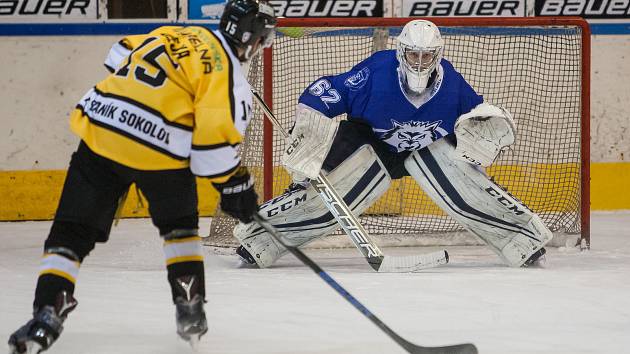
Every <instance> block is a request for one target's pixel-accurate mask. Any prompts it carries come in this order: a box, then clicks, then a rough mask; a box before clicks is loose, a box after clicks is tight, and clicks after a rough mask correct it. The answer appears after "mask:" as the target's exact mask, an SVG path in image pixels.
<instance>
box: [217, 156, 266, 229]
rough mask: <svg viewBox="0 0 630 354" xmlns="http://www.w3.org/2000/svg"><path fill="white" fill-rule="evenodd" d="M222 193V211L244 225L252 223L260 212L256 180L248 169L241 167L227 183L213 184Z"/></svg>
mask: <svg viewBox="0 0 630 354" xmlns="http://www.w3.org/2000/svg"><path fill="white" fill-rule="evenodd" d="M212 185H213V186H214V188H215V189H216V190H217V191H219V193H221V210H223V211H224V212H225V213H226V214H228V215H229V216H231V217H234V218H236V219H238V220H240V221H241V222H243V223H250V222H251V221H252V220H253V218H252V215H254V213H255V212H257V211H258V195H257V194H256V191H255V190H254V179H253V178H252V177H251V176H250V174H249V171H247V168H246V167H239V168H238V169H237V170H236V173H234V175H233V176H232V177H230V179H228V180H227V182H225V183H212Z"/></svg>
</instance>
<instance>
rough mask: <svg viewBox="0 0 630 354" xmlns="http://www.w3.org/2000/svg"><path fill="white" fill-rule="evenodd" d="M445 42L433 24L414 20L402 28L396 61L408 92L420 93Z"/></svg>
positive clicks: (440, 54)
mask: <svg viewBox="0 0 630 354" xmlns="http://www.w3.org/2000/svg"><path fill="white" fill-rule="evenodd" d="M443 51H444V40H442V36H441V35H440V30H439V29H438V28H437V26H435V25H434V24H433V23H431V22H429V21H425V20H414V21H411V22H409V23H407V24H406V25H405V27H403V29H402V32H401V33H400V35H399V36H398V38H397V39H396V57H397V58H398V62H399V63H400V66H399V70H400V71H401V73H402V74H403V75H402V79H403V80H402V81H403V83H404V85H405V86H406V87H407V89H409V90H411V91H413V92H416V93H420V92H422V91H423V90H424V89H425V88H427V84H428V82H429V78H430V77H431V75H432V74H433V72H435V69H436V68H437V66H438V65H439V64H440V60H442V54H443Z"/></svg>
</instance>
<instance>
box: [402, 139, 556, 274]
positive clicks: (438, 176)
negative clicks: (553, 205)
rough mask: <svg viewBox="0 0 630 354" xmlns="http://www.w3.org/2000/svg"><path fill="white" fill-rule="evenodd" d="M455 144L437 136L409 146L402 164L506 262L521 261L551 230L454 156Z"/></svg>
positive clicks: (518, 262)
mask: <svg viewBox="0 0 630 354" xmlns="http://www.w3.org/2000/svg"><path fill="white" fill-rule="evenodd" d="M454 150H455V147H454V146H453V144H452V142H451V141H449V140H448V139H440V140H438V141H436V142H434V143H433V144H431V145H429V146H428V147H427V148H424V149H422V150H420V151H415V152H413V153H412V154H411V155H410V156H409V157H408V158H407V160H405V167H406V168H407V171H408V172H409V174H410V175H411V176H412V177H413V178H414V179H415V180H416V182H418V184H419V185H420V186H421V187H422V189H423V190H424V191H425V193H427V195H429V197H431V199H433V201H434V202H435V203H436V204H437V205H438V206H439V207H440V208H442V210H444V211H445V212H446V213H448V214H449V215H450V216H451V217H452V218H453V219H455V220H456V221H457V222H458V223H459V224H460V225H462V226H463V227H465V228H466V229H468V230H469V231H470V232H472V233H473V234H475V235H477V236H478V237H479V238H481V239H482V240H483V241H484V242H486V243H487V244H488V245H489V246H490V247H491V248H492V250H494V251H495V252H496V253H497V254H498V255H499V256H500V257H501V258H502V259H503V260H504V261H505V262H506V263H507V264H509V265H510V266H513V267H519V266H521V265H523V263H525V262H526V261H527V260H528V259H529V258H530V257H531V256H532V255H533V254H534V253H536V252H537V251H538V250H539V249H540V248H542V247H543V246H544V245H545V244H547V243H548V242H549V241H550V240H551V238H552V237H553V234H552V233H551V231H549V229H548V228H547V227H546V226H545V225H544V223H543V222H542V220H541V219H540V217H539V216H538V215H536V214H535V213H534V212H533V211H531V210H530V209H529V208H528V207H527V206H526V205H524V204H523V203H522V202H520V201H519V200H518V199H516V198H515V197H514V196H512V195H511V194H510V193H508V192H507V191H505V190H503V188H501V187H500V186H498V185H497V184H496V183H494V182H493V181H491V180H490V179H489V178H488V177H487V176H486V175H485V173H484V172H483V171H481V170H480V169H478V168H477V167H475V166H473V165H471V164H469V163H466V162H463V161H460V160H455V159H453V152H454Z"/></svg>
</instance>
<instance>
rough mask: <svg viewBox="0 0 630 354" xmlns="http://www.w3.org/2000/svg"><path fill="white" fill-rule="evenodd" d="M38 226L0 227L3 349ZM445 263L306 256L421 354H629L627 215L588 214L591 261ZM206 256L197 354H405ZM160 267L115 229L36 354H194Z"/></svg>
mask: <svg viewBox="0 0 630 354" xmlns="http://www.w3.org/2000/svg"><path fill="white" fill-rule="evenodd" d="M208 224H209V222H208V220H203V221H202V224H201V226H202V228H204V229H207V228H208ZM49 226H50V223H49V222H19V223H0V239H1V240H2V246H0V283H1V284H2V288H1V289H2V290H0V340H2V341H5V342H6V340H7V339H8V336H9V334H10V333H11V332H13V330H15V329H16V328H17V327H19V326H20V325H22V324H23V323H25V322H26V320H28V318H29V317H30V312H31V302H32V299H33V298H32V297H33V290H34V286H35V281H36V278H37V268H38V265H39V256H40V254H41V250H42V245H43V241H44V239H45V237H46V235H47V232H48V228H49ZM430 250H433V249H430V248H389V249H385V250H384V252H386V253H388V254H412V253H418V252H428V251H430ZM448 250H449V254H450V255H451V263H450V264H449V265H447V266H444V267H441V268H437V269H432V270H427V271H423V272H421V273H415V274H379V273H375V272H373V271H372V270H371V268H370V267H369V266H368V265H367V264H365V263H364V261H363V259H362V257H360V255H359V253H358V252H357V251H356V250H354V249H343V250H308V251H307V252H306V253H307V254H308V255H309V256H311V257H312V258H313V259H314V260H315V261H316V262H317V263H319V264H320V265H321V266H322V267H323V268H324V269H325V270H327V271H328V272H329V274H331V275H332V276H333V277H334V278H335V279H336V280H337V281H338V282H339V283H341V284H342V286H344V287H345V288H346V289H347V290H348V291H349V292H350V293H351V294H353V295H354V296H355V297H356V298H358V299H359V301H361V302H362V303H363V304H364V305H365V306H366V307H367V308H368V309H370V310H371V311H372V312H373V313H375V314H376V315H377V316H378V317H379V318H380V319H381V320H383V321H384V322H385V323H386V324H388V325H389V326H390V327H391V328H392V329H394V330H395V331H397V332H398V333H399V334H400V335H402V336H403V337H405V338H406V339H408V340H410V341H412V342H414V343H417V344H420V345H444V344H453V343H458V342H469V341H470V342H473V343H475V344H476V345H477V346H478V348H479V349H480V352H481V353H630V212H615V213H596V214H593V215H592V248H591V250H590V251H588V252H578V251H576V250H574V249H567V248H560V249H558V248H552V249H550V250H549V252H548V255H547V263H546V265H545V267H544V268H536V269H511V268H508V267H506V266H504V265H503V264H502V263H501V261H500V260H499V258H498V257H496V256H495V255H494V254H493V253H492V252H491V251H489V250H487V249H485V248H484V247H478V246H467V247H449V248H448ZM206 252H207V254H206V287H207V293H208V296H207V297H208V304H207V306H206V311H207V315H208V322H209V325H210V331H209V333H208V334H207V335H206V336H205V337H203V338H202V340H201V342H200V346H199V353H221V354H230V353H239V354H250V353H251V354H253V353H260V354H263V353H264V354H280V353H286V354H288V353H305V354H315V353H321V354H323V353H344V354H355V353H356V354H358V353H361V354H370V353H387V354H389V353H404V351H403V350H402V349H401V348H399V347H398V346H397V344H396V343H394V342H393V341H392V340H390V339H389V338H388V337H387V336H386V335H385V334H384V333H382V332H381V331H380V330H379V329H378V328H376V327H375V326H374V325H373V324H372V323H371V322H370V321H368V320H367V319H366V318H364V317H363V316H362V315H361V314H360V313H359V312H357V311H356V310H355V309H354V308H353V307H352V306H350V305H349V304H347V303H346V301H345V300H344V299H343V298H342V297H340V296H339V295H338V294H336V293H335V292H334V291H333V290H332V289H330V288H329V287H328V285H326V284H325V283H324V282H322V281H321V280H320V279H319V278H318V277H317V276H316V275H315V274H314V273H313V272H312V271H311V270H310V269H309V268H307V267H305V266H303V265H302V264H301V263H300V262H299V261H298V260H297V259H295V258H293V257H292V256H287V257H285V258H283V259H281V260H280V261H279V262H278V264H277V265H276V266H275V267H273V268H271V269H264V270H258V269H245V268H238V267H237V264H238V262H237V260H236V259H235V258H234V257H235V256H224V255H223V256H219V255H215V254H214V253H213V252H211V251H210V249H206ZM163 258H164V257H163V256H162V250H161V241H160V239H159V237H158V236H157V232H156V231H155V230H154V228H153V227H152V225H151V223H150V221H149V220H145V219H141V220H123V221H121V223H120V225H119V226H118V227H117V228H114V230H113V233H112V235H111V239H110V242H109V243H107V244H105V245H102V244H99V245H98V246H97V248H96V250H95V251H93V252H92V254H91V255H90V256H89V257H88V258H87V259H86V261H85V262H84V263H83V265H82V267H81V271H80V275H79V280H78V284H77V291H76V293H75V296H76V298H77V299H78V301H79V306H78V307H77V309H76V310H75V311H74V312H73V313H72V314H71V315H70V316H69V318H68V320H67V321H66V326H65V330H64V333H63V334H62V336H61V338H60V340H59V341H58V342H57V343H55V345H54V346H53V347H52V348H51V349H50V350H49V351H48V352H47V353H51V354H54V353H64V354H126V353H129V354H131V353H133V354H138V353H150V354H162V353H164V354H166V353H191V349H190V348H189V346H188V344H186V343H185V342H183V341H181V340H180V339H178V338H177V335H176V334H175V321H174V316H175V315H174V307H173V305H172V304H171V303H170V294H169V289H168V285H167V282H166V272H165V270H164V264H163V263H164V259H163ZM0 352H1V351H0Z"/></svg>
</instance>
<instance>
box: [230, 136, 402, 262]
mask: <svg viewBox="0 0 630 354" xmlns="http://www.w3.org/2000/svg"><path fill="white" fill-rule="evenodd" d="M327 177H328V180H329V181H330V183H331V184H332V185H333V186H334V188H335V190H336V191H337V193H338V194H339V195H340V196H342V198H343V200H344V201H345V202H346V204H347V205H348V207H349V208H350V210H352V212H353V213H354V215H355V216H359V215H360V214H361V213H363V212H364V211H365V210H366V209H367V208H369V207H370V206H371V205H372V204H374V202H376V200H378V198H380V197H381V195H383V194H384V193H385V192H386V191H387V189H388V188H389V185H390V183H391V178H390V176H389V174H388V173H387V170H386V169H385V168H384V167H383V164H382V163H381V161H380V160H378V158H377V157H376V153H375V152H374V150H373V149H372V147H371V146H369V145H364V146H363V147H361V148H360V149H359V150H357V152H355V153H354V154H353V155H351V156H350V157H349V158H348V159H346V160H345V161H344V162H342V163H341V164H340V165H339V166H337V167H336V168H335V169H334V170H332V171H331V172H330V173H329V174H328V175H327ZM259 213H260V214H261V215H262V216H263V217H264V218H265V219H267V221H269V223H270V224H272V225H273V226H274V227H275V228H276V229H277V230H278V232H280V233H281V234H282V235H283V236H284V237H285V239H286V240H288V241H289V242H291V243H293V244H294V245H296V246H300V245H303V244H306V243H308V242H310V241H313V240H314V239H316V238H317V237H320V236H323V235H326V234H329V233H331V232H333V231H335V230H337V229H338V228H339V227H340V226H339V224H338V223H337V220H336V219H335V218H334V216H333V215H332V213H331V212H330V211H329V210H328V208H326V206H325V205H324V203H323V201H322V199H321V197H320V195H319V193H318V192H317V191H316V190H315V189H314V188H313V187H312V186H310V185H309V186H308V187H307V188H306V189H305V190H304V189H300V190H294V191H289V192H287V193H285V194H283V195H281V196H278V197H276V198H274V199H272V200H269V201H267V202H265V203H263V204H262V205H261V206H260V211H259ZM234 236H235V237H236V238H237V239H238V240H239V241H240V242H241V244H242V245H243V246H244V247H245V248H246V249H247V250H248V251H249V252H250V254H251V255H252V256H253V257H254V258H255V259H256V263H257V264H258V265H259V266H260V267H268V266H270V265H271V264H272V263H273V262H274V261H275V260H276V259H277V258H279V257H280V256H282V255H283V254H284V253H285V252H286V250H285V249H284V247H282V246H281V245H279V244H277V243H276V242H275V241H274V240H273V239H272V238H271V236H269V234H268V233H267V232H266V231H265V230H264V229H263V228H262V227H261V226H259V225H258V224H256V223H250V224H242V223H240V224H238V225H237V226H236V228H235V229H234Z"/></svg>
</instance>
